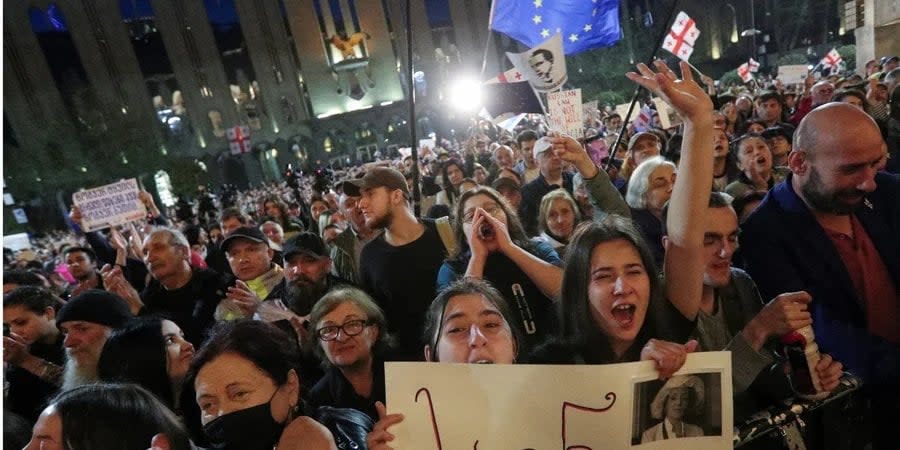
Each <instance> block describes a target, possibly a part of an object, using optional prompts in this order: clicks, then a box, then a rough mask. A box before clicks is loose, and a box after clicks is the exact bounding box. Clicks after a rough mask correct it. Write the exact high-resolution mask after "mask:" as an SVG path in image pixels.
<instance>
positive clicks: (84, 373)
mask: <svg viewBox="0 0 900 450" xmlns="http://www.w3.org/2000/svg"><path fill="white" fill-rule="evenodd" d="M131 317H132V316H131V311H129V309H128V304H126V303H125V301H124V300H122V299H121V298H120V297H119V296H117V295H115V294H112V293H110V292H107V291H101V290H99V289H89V290H87V291H84V292H82V293H81V294H79V295H77V296H76V297H75V298H73V299H71V300H69V302H68V303H66V304H65V305H63V307H62V308H60V309H59V313H58V314H57V315H56V326H57V327H59V331H61V332H62V333H63V335H65V338H64V339H63V346H64V347H65V348H66V356H67V358H66V368H65V372H64V373H63V383H62V390H63V391H66V390H69V389H72V388H74V387H78V386H81V385H83V384H88V383H93V382H95V381H97V361H98V360H99V359H100V353H101V352H102V351H103V345H104V344H106V338H108V337H109V335H110V334H111V333H112V332H113V330H115V329H117V328H122V327H123V326H125V324H127V323H128V321H129V320H131Z"/></svg>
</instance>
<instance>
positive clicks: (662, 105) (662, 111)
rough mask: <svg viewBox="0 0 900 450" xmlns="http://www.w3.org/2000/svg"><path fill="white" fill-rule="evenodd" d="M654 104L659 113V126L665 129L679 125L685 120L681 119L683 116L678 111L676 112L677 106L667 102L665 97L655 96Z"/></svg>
mask: <svg viewBox="0 0 900 450" xmlns="http://www.w3.org/2000/svg"><path fill="white" fill-rule="evenodd" d="M653 104H654V105H656V113H657V114H659V126H660V127H661V128H662V129H663V130H668V129H670V128H675V127H677V126H678V125H681V123H682V122H684V121H683V120H682V119H681V116H679V115H678V113H677V112H675V108H672V106H671V105H669V104H668V103H666V102H665V101H664V100H663V99H661V98H659V97H654V98H653Z"/></svg>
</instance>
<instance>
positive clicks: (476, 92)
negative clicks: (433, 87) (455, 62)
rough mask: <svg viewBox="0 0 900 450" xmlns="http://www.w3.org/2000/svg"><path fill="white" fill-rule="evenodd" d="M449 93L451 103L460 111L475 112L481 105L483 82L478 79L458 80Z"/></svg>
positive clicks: (451, 86)
mask: <svg viewBox="0 0 900 450" xmlns="http://www.w3.org/2000/svg"><path fill="white" fill-rule="evenodd" d="M449 93H450V95H449V96H448V97H449V98H450V104H451V105H452V106H453V107H454V108H456V109H457V110H458V111H462V112H475V111H478V109H479V108H480V107H481V83H479V82H478V81H476V80H472V79H465V78H463V79H459V80H456V81H455V82H454V83H453V84H452V85H450V90H449Z"/></svg>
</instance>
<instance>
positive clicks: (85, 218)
mask: <svg viewBox="0 0 900 450" xmlns="http://www.w3.org/2000/svg"><path fill="white" fill-rule="evenodd" d="M139 192H140V188H139V187H138V184H137V180H135V179H134V178H131V179H128V180H122V181H119V182H116V183H112V184H107V185H105V186H100V187H95V188H93V189H87V190H84V191H78V192H76V193H74V194H72V202H73V203H74V204H75V206H77V207H78V209H79V210H80V211H81V229H82V230H84V231H86V232H87V231H95V230H99V229H102V228H107V227H109V226H112V225H119V224H122V223H126V222H130V221H132V220H138V219H142V218H144V217H145V216H146V215H147V209H146V208H145V207H144V204H143V203H141V200H140V199H139V198H138V193H139Z"/></svg>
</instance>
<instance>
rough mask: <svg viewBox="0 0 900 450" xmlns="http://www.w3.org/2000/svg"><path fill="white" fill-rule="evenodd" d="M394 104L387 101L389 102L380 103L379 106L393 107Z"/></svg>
mask: <svg viewBox="0 0 900 450" xmlns="http://www.w3.org/2000/svg"><path fill="white" fill-rule="evenodd" d="M393 104H394V102H393V101H387V102H381V103H379V104H378V105H379V106H391V105H393Z"/></svg>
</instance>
